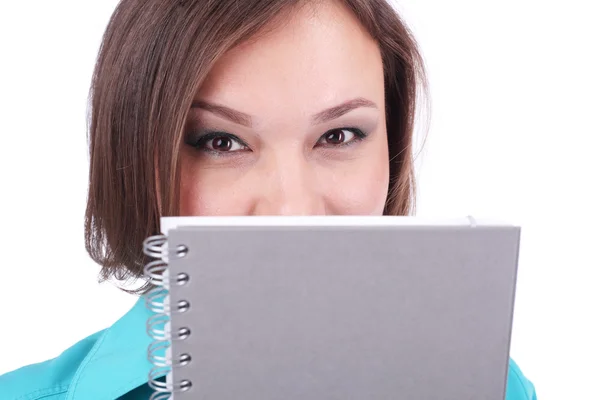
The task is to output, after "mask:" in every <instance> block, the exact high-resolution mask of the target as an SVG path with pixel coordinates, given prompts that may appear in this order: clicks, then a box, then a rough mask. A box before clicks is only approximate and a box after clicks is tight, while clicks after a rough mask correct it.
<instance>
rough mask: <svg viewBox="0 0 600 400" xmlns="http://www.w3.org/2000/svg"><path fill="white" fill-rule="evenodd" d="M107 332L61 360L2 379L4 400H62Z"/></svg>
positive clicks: (79, 345)
mask: <svg viewBox="0 0 600 400" xmlns="http://www.w3.org/2000/svg"><path fill="white" fill-rule="evenodd" d="M104 332H105V331H100V332H97V333H95V334H93V335H91V336H88V337H87V338H85V339H83V340H81V341H79V342H78V343H77V344H75V345H73V346H72V347H70V348H69V349H67V350H65V351H64V352H63V353H62V354H60V355H59V356H58V357H56V358H53V359H51V360H48V361H44V362H41V363H38V364H32V365H28V366H26V367H22V368H20V369H17V370H15V371H12V372H9V373H7V374H4V375H1V376H0V393H2V399H3V400H37V399H44V400H62V399H64V398H66V395H67V392H68V390H69V387H70V385H71V382H72V381H73V378H74V376H75V374H76V372H77V370H78V369H79V366H80V365H81V363H82V362H83V361H84V360H85V358H86V356H87V355H88V353H89V352H90V351H91V350H92V349H93V348H94V346H95V345H96V343H97V342H98V339H99V338H100V337H101V336H102V335H103V334H104Z"/></svg>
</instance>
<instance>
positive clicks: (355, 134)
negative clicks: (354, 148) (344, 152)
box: [319, 128, 366, 146]
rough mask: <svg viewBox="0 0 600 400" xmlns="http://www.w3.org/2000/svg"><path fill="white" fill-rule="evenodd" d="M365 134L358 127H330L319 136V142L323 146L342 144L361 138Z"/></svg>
mask: <svg viewBox="0 0 600 400" xmlns="http://www.w3.org/2000/svg"><path fill="white" fill-rule="evenodd" d="M365 136H366V135H365V134H364V133H362V132H361V131H360V130H358V129H350V128H339V129H332V130H330V131H328V132H326V133H325V134H324V135H323V136H321V138H320V139H319V144H320V145H325V146H343V145H346V144H350V143H352V142H354V141H356V140H360V139H363V138H364V137H365Z"/></svg>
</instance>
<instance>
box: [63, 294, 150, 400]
mask: <svg viewBox="0 0 600 400" xmlns="http://www.w3.org/2000/svg"><path fill="white" fill-rule="evenodd" d="M150 316H151V311H150V310H148V309H147V308H146V304H145V298H144V297H140V298H139V299H138V301H137V302H136V304H135V305H134V306H133V308H132V309H131V310H130V311H129V312H128V313H127V314H125V316H123V317H122V318H121V319H119V320H118V321H117V322H116V323H115V324H114V325H112V326H111V327H110V328H108V329H107V330H105V331H104V333H103V334H102V335H101V336H100V338H99V339H98V341H97V342H96V344H95V345H94V347H93V348H92V350H91V351H90V352H89V353H88V355H87V356H86V357H85V359H84V360H83V362H82V363H81V365H80V366H79V368H78V370H77V372H76V373H75V376H74V378H73V381H72V384H71V386H70V388H69V392H68V393H67V400H73V399H75V400H77V399H86V400H92V399H94V400H95V399H98V400H104V399H106V400H108V399H111V400H112V399H115V398H118V397H120V396H123V395H124V394H126V393H128V392H130V391H132V390H134V389H136V388H137V387H139V386H142V385H144V384H146V383H147V381H148V373H149V372H150V369H151V367H152V365H151V364H150V362H149V361H148V358H147V349H148V345H149V344H150V343H151V341H152V339H151V338H150V336H149V335H148V334H147V332H146V321H147V319H148V318H149V317H150Z"/></svg>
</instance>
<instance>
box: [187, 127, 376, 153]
mask: <svg viewBox="0 0 600 400" xmlns="http://www.w3.org/2000/svg"><path fill="white" fill-rule="evenodd" d="M334 131H348V132H352V133H353V134H354V138H353V139H352V140H350V141H349V142H347V143H341V144H337V145H324V146H322V147H329V148H340V147H347V146H350V145H353V144H356V142H360V141H362V140H364V139H365V138H366V137H367V134H366V133H364V132H363V131H362V129H360V128H355V127H343V128H335V129H330V130H328V131H327V132H325V133H324V134H323V135H321V136H320V137H319V140H318V142H319V141H321V140H323V138H325V137H326V136H327V135H328V134H329V133H331V132H334ZM190 136H191V139H186V141H185V143H186V144H187V145H188V146H191V147H193V148H195V149H197V150H199V151H203V152H206V153H210V154H212V155H215V156H217V157H227V156H231V155H234V154H235V153H237V152H238V151H233V152H232V151H216V150H211V149H207V148H205V147H204V146H205V145H206V144H207V143H208V142H209V141H210V140H213V139H217V138H227V139H230V140H232V141H234V142H237V143H238V144H239V145H241V146H242V147H244V148H245V149H249V148H250V146H249V145H248V144H247V143H246V142H244V141H243V140H242V139H240V138H239V137H237V136H236V135H233V134H231V133H227V132H220V131H215V132H208V133H205V134H201V135H195V136H194V135H190ZM318 142H317V144H318Z"/></svg>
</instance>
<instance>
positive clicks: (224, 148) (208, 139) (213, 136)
mask: <svg viewBox="0 0 600 400" xmlns="http://www.w3.org/2000/svg"><path fill="white" fill-rule="evenodd" d="M186 143H187V144H188V145H190V146H192V147H194V148H196V149H198V150H204V151H208V152H212V153H235V152H238V151H245V150H248V146H247V145H246V144H245V143H244V142H243V141H242V140H241V139H239V138H238V137H237V136H234V135H230V134H228V133H221V132H215V133H208V134H206V135H203V136H200V137H199V138H189V139H188V140H187V141H186Z"/></svg>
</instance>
